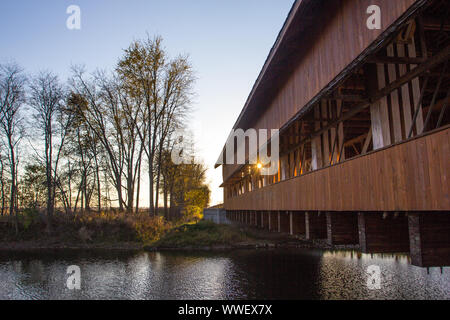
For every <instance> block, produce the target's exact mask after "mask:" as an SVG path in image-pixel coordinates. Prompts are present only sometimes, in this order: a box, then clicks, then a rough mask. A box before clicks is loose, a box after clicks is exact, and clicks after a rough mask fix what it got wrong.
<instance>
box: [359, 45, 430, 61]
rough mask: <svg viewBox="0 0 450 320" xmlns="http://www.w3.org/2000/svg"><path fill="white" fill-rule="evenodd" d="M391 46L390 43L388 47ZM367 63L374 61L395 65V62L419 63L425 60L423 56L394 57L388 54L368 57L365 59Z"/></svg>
mask: <svg viewBox="0 0 450 320" xmlns="http://www.w3.org/2000/svg"><path fill="white" fill-rule="evenodd" d="M390 46H392V44H390V45H389V46H388V48H389V47H390ZM367 62H368V63H375V64H378V63H379V64H389V65H396V64H421V63H424V62H425V59H424V58H416V57H414V58H411V57H394V56H390V55H388V56H387V57H378V56H377V57H370V58H369V59H368V61H367Z"/></svg>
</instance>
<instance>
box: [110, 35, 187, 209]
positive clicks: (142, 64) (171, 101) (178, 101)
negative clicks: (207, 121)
mask: <svg viewBox="0 0 450 320" xmlns="http://www.w3.org/2000/svg"><path fill="white" fill-rule="evenodd" d="M117 71H118V73H119V76H120V77H121V79H122V80H123V81H124V83H125V85H126V88H127V91H129V92H130V96H132V97H133V98H134V99H136V100H138V101H140V102H141V104H140V105H139V106H138V108H137V112H139V114H140V119H141V120H142V121H143V123H144V124H145V127H144V128H145V130H146V132H147V135H145V134H144V133H143V132H142V130H141V129H140V128H138V135H139V138H140V140H141V143H142V145H143V147H144V149H143V150H144V152H145V155H146V157H147V161H148V175H149V177H148V180H149V199H150V208H149V213H150V214H152V215H153V214H155V207H156V208H157V207H158V204H159V198H158V197H159V184H160V181H161V167H160V166H159V165H158V164H160V163H161V162H162V160H163V150H164V144H165V141H166V140H167V139H168V138H169V136H170V133H171V132H173V130H172V128H173V126H175V125H177V123H178V125H179V123H181V122H182V120H183V119H184V117H185V115H186V113H187V111H188V109H189V105H190V103H191V98H192V96H193V84H194V80H195V77H194V74H193V70H192V66H191V64H190V62H189V60H188V57H187V56H178V57H176V58H173V59H171V58H170V57H169V56H168V54H167V53H166V52H165V50H164V48H163V46H162V38H161V37H155V38H154V39H150V38H147V39H146V40H142V41H134V42H133V43H132V44H131V45H130V46H129V48H128V49H126V50H125V54H124V56H123V57H122V58H121V59H120V61H119V63H118V67H117Z"/></svg>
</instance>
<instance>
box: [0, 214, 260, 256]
mask: <svg viewBox="0 0 450 320" xmlns="http://www.w3.org/2000/svg"><path fill="white" fill-rule="evenodd" d="M8 220H9V222H8ZM45 220H46V219H45V215H43V214H39V212H22V213H21V215H20V216H19V234H16V233H15V229H14V228H13V226H12V223H11V220H10V219H8V218H7V217H3V218H0V249H2V250H11V249H12V250H14V249H15V248H17V249H40V248H125V249H126V248H133V249H135V248H143V247H145V246H148V247H152V248H180V249H182V248H187V247H211V246H232V245H235V244H237V243H243V242H247V241H251V237H250V236H248V235H247V234H246V233H245V232H243V231H242V230H240V229H239V228H236V227H231V226H227V225H216V224H214V223H211V222H207V221H201V222H199V223H188V224H186V223H185V222H184V223H183V222H181V221H180V222H170V223H169V222H166V221H164V219H163V218H162V217H150V216H149V215H148V214H147V213H142V214H125V213H118V212H114V211H110V212H100V213H99V212H89V213H82V214H81V213H78V214H74V215H66V214H58V215H55V217H54V220H53V224H52V232H51V233H50V234H48V233H47V229H46V227H47V224H46V221H45Z"/></svg>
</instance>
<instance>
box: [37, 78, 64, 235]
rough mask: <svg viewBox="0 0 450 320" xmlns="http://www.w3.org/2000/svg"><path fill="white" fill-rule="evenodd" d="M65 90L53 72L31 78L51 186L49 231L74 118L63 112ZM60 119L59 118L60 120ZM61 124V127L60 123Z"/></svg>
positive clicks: (47, 178)
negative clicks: (60, 167)
mask: <svg viewBox="0 0 450 320" xmlns="http://www.w3.org/2000/svg"><path fill="white" fill-rule="evenodd" d="M63 102H64V90H63V87H62V85H61V84H60V82H59V80H58V77H57V76H55V75H53V74H52V73H50V72H41V73H39V74H38V75H37V76H36V77H34V78H33V79H32V80H31V83H30V101H29V104H30V105H31V107H32V108H33V109H34V111H35V115H34V116H35V119H36V122H35V124H36V129H37V130H38V131H41V132H42V136H43V142H44V148H45V151H44V157H43V161H44V166H45V176H46V186H47V232H48V233H50V232H51V225H52V217H53V214H54V208H55V188H56V183H55V177H56V176H57V172H56V170H57V167H58V163H59V160H60V154H61V150H62V148H63V145H64V142H65V137H66V132H67V129H68V127H69V126H70V123H71V117H70V116H69V117H66V116H65V114H63V112H62V106H63ZM57 120H59V121H57ZM58 125H59V126H58ZM57 132H60V133H61V136H60V137H61V139H60V145H59V148H58V149H57V151H58V153H57V155H56V158H55V157H54V154H53V153H54V150H55V147H56V146H55V142H54V136H55V135H56V133H57Z"/></svg>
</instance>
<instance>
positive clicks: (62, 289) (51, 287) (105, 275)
mask: <svg viewBox="0 0 450 320" xmlns="http://www.w3.org/2000/svg"><path fill="white" fill-rule="evenodd" d="M70 265H78V266H79V267H80V269H81V290H78V291H77V290H74V291H72V290H69V289H67V287H66V280H67V275H66V270H67V267H68V266H70ZM371 265H377V266H379V267H380V269H381V289H380V290H370V289H369V288H368V286H367V280H368V277H369V274H368V273H367V268H368V267H369V266H371ZM0 299H151V300H158V299H188V300H192V299H220V300H225V299H226V300H228V299H445V300H450V269H449V268H445V269H443V273H442V274H441V270H440V269H439V268H433V269H430V270H429V272H427V269H422V268H418V267H414V266H412V265H410V262H409V260H408V257H407V256H402V255H374V256H371V255H365V254H359V253H357V252H352V251H320V250H277V251H270V250H261V251H256V250H248V251H235V252H229V253H204V252H192V253H172V252H171V253H159V252H155V253H123V254H118V253H105V252H103V253H98V252H97V253H92V252H91V253H83V252H65V253H64V254H61V253H39V254H32V255H30V254H14V255H12V254H3V255H1V256H0Z"/></svg>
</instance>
